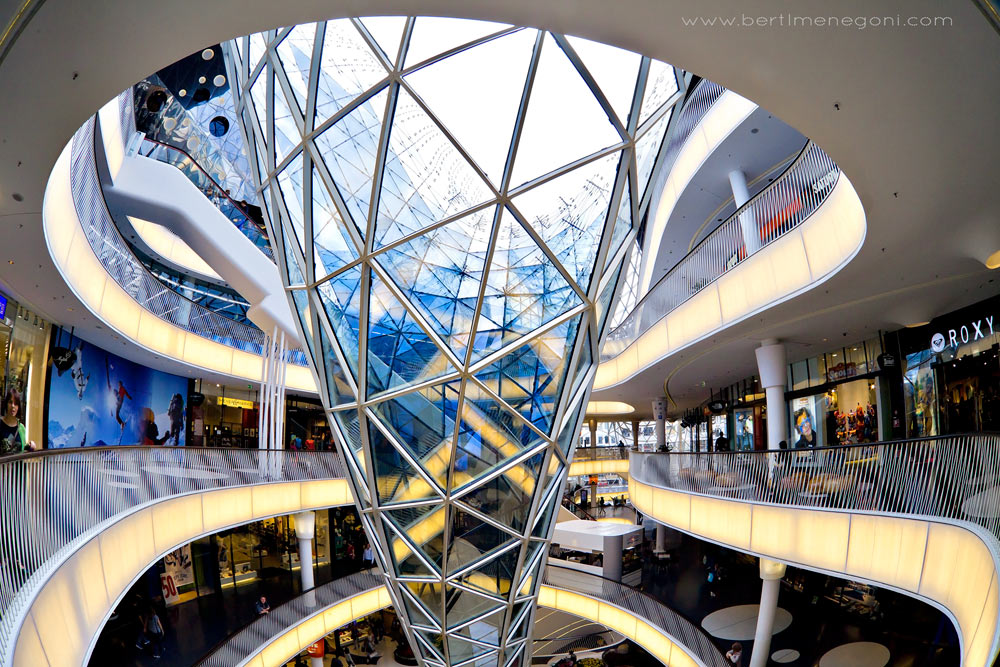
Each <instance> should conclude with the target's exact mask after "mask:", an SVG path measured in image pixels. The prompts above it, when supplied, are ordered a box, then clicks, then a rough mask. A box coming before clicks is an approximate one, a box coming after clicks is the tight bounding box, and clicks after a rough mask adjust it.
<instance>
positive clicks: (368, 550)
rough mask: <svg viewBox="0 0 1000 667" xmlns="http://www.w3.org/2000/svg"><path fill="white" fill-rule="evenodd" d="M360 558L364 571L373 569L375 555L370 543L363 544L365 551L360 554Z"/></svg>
mask: <svg viewBox="0 0 1000 667" xmlns="http://www.w3.org/2000/svg"><path fill="white" fill-rule="evenodd" d="M361 558H362V560H364V562H365V569H366V570H368V569H371V568H373V567H375V553H374V552H373V551H372V545H371V543H370V542H368V543H366V544H365V550H364V552H363V553H362V556H361Z"/></svg>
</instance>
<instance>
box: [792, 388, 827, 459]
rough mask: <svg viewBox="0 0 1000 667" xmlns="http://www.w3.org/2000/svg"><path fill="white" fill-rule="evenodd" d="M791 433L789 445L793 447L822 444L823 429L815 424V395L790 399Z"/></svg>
mask: <svg viewBox="0 0 1000 667" xmlns="http://www.w3.org/2000/svg"><path fill="white" fill-rule="evenodd" d="M791 411H792V433H791V439H790V441H789V446H791V447H792V448H794V449H803V448H810V447H822V446H823V429H822V428H817V425H816V397H815V396H803V397H800V398H796V399H793V400H792V403H791Z"/></svg>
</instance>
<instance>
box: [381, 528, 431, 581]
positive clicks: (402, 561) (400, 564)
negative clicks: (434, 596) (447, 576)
mask: <svg viewBox="0 0 1000 667" xmlns="http://www.w3.org/2000/svg"><path fill="white" fill-rule="evenodd" d="M382 521H383V523H385V535H386V539H388V540H389V554H390V555H391V557H392V563H393V567H394V568H395V571H396V576H397V577H427V578H436V577H438V576H440V575H439V574H438V573H437V572H434V571H433V570H431V568H429V567H427V564H426V563H425V562H424V561H423V560H421V559H420V558H419V557H418V556H417V554H416V553H415V552H414V550H413V547H412V546H411V545H409V544H408V543H407V542H406V540H405V539H403V538H402V537H400V535H399V533H398V532H397V531H396V530H395V527H394V526H392V525H391V524H390V523H389V521H387V520H386V519H385V518H383V519H382Z"/></svg>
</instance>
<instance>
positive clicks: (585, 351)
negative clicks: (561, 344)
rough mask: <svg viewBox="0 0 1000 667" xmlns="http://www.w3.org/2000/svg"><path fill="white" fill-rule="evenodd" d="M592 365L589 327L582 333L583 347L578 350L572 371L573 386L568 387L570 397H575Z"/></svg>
mask: <svg viewBox="0 0 1000 667" xmlns="http://www.w3.org/2000/svg"><path fill="white" fill-rule="evenodd" d="M593 363H594V354H593V351H592V350H591V337H590V327H587V330H586V331H585V332H584V339H583V347H582V348H581V349H580V356H579V358H578V359H577V362H576V368H574V369H573V384H572V385H571V386H570V396H576V390H577V389H579V388H580V384H582V383H583V379H584V378H585V377H587V371H588V370H590V367H591V366H592V365H593Z"/></svg>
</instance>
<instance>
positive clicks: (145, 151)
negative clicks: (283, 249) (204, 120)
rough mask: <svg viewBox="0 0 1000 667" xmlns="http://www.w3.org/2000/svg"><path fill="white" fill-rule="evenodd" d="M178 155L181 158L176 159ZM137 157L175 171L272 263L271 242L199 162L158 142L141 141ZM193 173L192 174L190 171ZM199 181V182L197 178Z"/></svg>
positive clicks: (183, 152)
mask: <svg viewBox="0 0 1000 667" xmlns="http://www.w3.org/2000/svg"><path fill="white" fill-rule="evenodd" d="M175 153H179V154H180V157H175ZM139 154H140V155H142V156H143V157H147V158H150V159H152V160H157V161H158V162H163V163H165V164H169V165H172V166H174V167H177V169H179V170H180V172H181V173H182V174H184V175H185V176H187V178H188V180H189V181H191V182H192V183H194V185H195V186H196V187H197V188H198V189H199V190H201V191H202V193H203V194H204V195H205V197H206V198H207V199H208V200H209V201H210V202H212V203H213V204H214V205H215V207H216V208H217V209H219V211H220V212H221V213H222V214H223V215H225V216H226V217H227V218H229V220H231V221H232V223H233V225H235V226H236V228H237V229H238V230H240V232H242V233H243V235H244V236H246V237H247V238H248V239H250V241H252V242H253V244H254V245H255V246H257V247H258V248H259V249H260V251H261V252H263V253H264V254H265V255H267V257H268V259H270V260H271V261H272V262H273V261H274V253H273V251H272V250H271V242H270V241H269V240H268V238H267V236H265V235H264V234H262V233H261V229H260V226H259V225H258V223H257V222H256V221H254V220H253V219H252V218H250V216H249V215H248V214H247V212H246V211H245V210H243V207H242V206H240V205H239V203H237V202H236V201H234V200H233V199H232V197H230V196H229V195H228V194H226V191H225V190H224V189H223V188H222V186H221V185H219V184H218V182H216V180H215V179H214V178H212V175H211V174H209V173H208V172H207V171H205V169H204V168H203V167H202V166H201V165H200V164H198V161H197V160H195V159H194V157H192V156H191V154H190V153H188V152H187V151H186V150H184V149H183V148H180V147H178V146H174V145H171V144H168V143H164V142H162V141H159V140H157V139H150V138H149V137H148V136H145V137H143V140H142V146H141V147H140V149H139ZM192 167H193V168H194V171H193V172H192V171H191V168H192ZM199 176H200V177H201V178H198V177H199Z"/></svg>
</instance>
